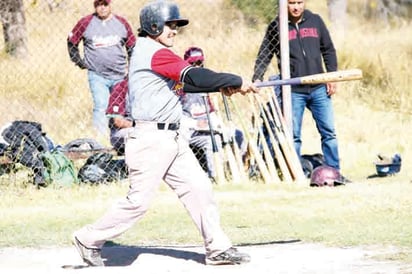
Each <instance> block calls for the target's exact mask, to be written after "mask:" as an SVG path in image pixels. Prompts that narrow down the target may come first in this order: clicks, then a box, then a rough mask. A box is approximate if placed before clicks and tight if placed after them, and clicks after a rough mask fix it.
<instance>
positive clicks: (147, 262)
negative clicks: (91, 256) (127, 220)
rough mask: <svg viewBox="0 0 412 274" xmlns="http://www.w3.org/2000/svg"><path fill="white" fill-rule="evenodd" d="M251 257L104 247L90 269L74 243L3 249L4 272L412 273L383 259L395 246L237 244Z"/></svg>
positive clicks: (191, 249) (185, 248) (178, 249)
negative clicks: (217, 259) (228, 259)
mask: <svg viewBox="0 0 412 274" xmlns="http://www.w3.org/2000/svg"><path fill="white" fill-rule="evenodd" d="M239 248H240V249H241V250H242V251H244V252H248V253H249V254H250V255H251V257H252V260H251V262H250V263H248V264H243V265H235V266H206V265H205V264H204V255H203V248H202V247H200V246H191V247H188V246H157V247H125V246H111V247H104V248H103V250H102V257H103V259H105V267H104V268H102V267H86V266H85V265H84V264H83V263H82V261H81V259H80V257H79V255H78V254H77V251H76V250H75V248H74V247H64V248H43V249H34V248H33V249H31V248H24V249H20V248H5V249H0V273H99V274H100V273H113V274H118V273H144V274H151V273H153V274H154V273H156V274H160V273H171V274H184V273H196V274H202V273H217V274H219V273H225V274H235V273H236V274H250V273H256V274H265V273H272V274H273V273H299V274H301V273H305V274H306V273H316V274H323V273H325V274H326V273H328V274H331V273H337V274H343V273H348V274H349V273H350V274H358V273H359V274H361V273H362V274H372V273H373V274H376V273H385V274H391V273H412V266H407V265H404V264H401V263H399V262H396V261H382V260H378V259H376V258H378V257H379V255H383V254H388V253H391V252H392V253H393V252H395V250H376V249H374V248H333V247H325V246H322V245H317V244H307V243H302V242H293V241H291V242H282V243H271V244H264V245H248V246H242V247H239Z"/></svg>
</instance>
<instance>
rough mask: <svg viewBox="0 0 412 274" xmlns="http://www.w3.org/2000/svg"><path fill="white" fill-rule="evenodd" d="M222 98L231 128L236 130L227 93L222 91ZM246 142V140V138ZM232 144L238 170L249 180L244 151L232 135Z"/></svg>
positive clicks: (243, 178) (241, 175) (242, 176)
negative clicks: (241, 150) (242, 151)
mask: <svg viewBox="0 0 412 274" xmlns="http://www.w3.org/2000/svg"><path fill="white" fill-rule="evenodd" d="M222 99H223V106H224V108H225V114H226V119H227V121H228V123H229V128H230V130H232V131H234V130H235V126H234V123H233V120H232V115H231V112H230V108H229V104H228V101H227V98H226V95H224V94H223V93H222ZM245 142H246V140H245ZM230 146H231V148H232V150H233V155H234V157H235V160H236V161H235V162H236V164H237V167H238V170H239V175H240V177H241V179H242V180H247V174H246V172H245V166H244V163H243V156H242V153H241V152H240V149H239V147H238V144H237V143H236V140H234V138H233V137H232V139H231V140H230Z"/></svg>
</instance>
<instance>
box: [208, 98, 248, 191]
mask: <svg viewBox="0 0 412 274" xmlns="http://www.w3.org/2000/svg"><path fill="white" fill-rule="evenodd" d="M222 95H223V94H222ZM213 99H214V100H213V107H214V108H215V113H216V116H217V117H218V118H219V120H220V121H221V122H222V123H223V119H222V117H221V116H220V110H219V108H218V106H219V104H218V102H217V100H216V99H217V98H216V97H215V96H214V97H213ZM222 126H224V128H223V130H227V127H226V126H225V125H223V124H222ZM223 152H224V153H225V156H226V158H225V160H227V163H228V166H227V165H225V167H229V171H230V175H231V179H232V181H233V183H240V182H241V181H242V180H244V181H246V179H247V178H241V174H240V170H239V168H238V164H237V163H236V158H235V156H234V154H233V151H232V147H231V144H230V140H229V143H227V144H224V146H223Z"/></svg>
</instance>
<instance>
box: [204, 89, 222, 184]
mask: <svg viewBox="0 0 412 274" xmlns="http://www.w3.org/2000/svg"><path fill="white" fill-rule="evenodd" d="M208 96H209V95H205V96H202V98H203V102H204V104H205V109H206V116H207V122H208V124H209V129H210V138H211V140H212V149H213V162H214V164H215V170H216V177H217V178H216V181H217V182H218V183H224V182H226V180H225V173H224V169H223V164H222V161H221V158H220V155H219V149H218V147H217V143H216V138H215V133H214V132H215V131H214V128H213V125H212V121H211V119H210V111H209V102H208V100H207V99H206V98H208Z"/></svg>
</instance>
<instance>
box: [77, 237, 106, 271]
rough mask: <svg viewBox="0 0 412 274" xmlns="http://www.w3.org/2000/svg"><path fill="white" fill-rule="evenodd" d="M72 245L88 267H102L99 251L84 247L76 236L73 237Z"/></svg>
mask: <svg viewBox="0 0 412 274" xmlns="http://www.w3.org/2000/svg"><path fill="white" fill-rule="evenodd" d="M73 244H74V246H75V247H76V249H77V251H78V252H79V254H80V257H81V258H82V259H83V261H84V262H85V263H86V264H88V265H89V266H104V263H103V260H102V257H101V249H97V248H88V247H85V246H84V245H83V244H82V243H81V242H80V241H79V240H78V239H77V238H76V236H73Z"/></svg>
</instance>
